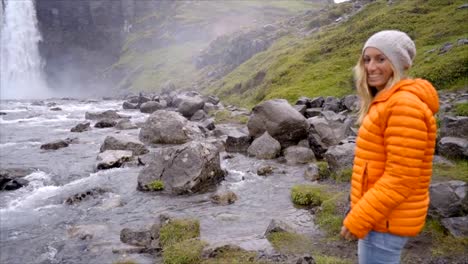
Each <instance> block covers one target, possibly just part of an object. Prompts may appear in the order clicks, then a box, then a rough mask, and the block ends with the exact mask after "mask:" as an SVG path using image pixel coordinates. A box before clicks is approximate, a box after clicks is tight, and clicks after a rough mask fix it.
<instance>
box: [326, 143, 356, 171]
mask: <svg viewBox="0 0 468 264" xmlns="http://www.w3.org/2000/svg"><path fill="white" fill-rule="evenodd" d="M355 147H356V144H355V143H345V144H342V145H336V146H331V147H330V148H329V149H328V150H327V152H325V155H324V156H325V160H326V161H327V162H328V167H329V168H330V171H331V172H334V173H340V172H342V171H343V170H347V169H351V168H352V167H353V161H354V150H355Z"/></svg>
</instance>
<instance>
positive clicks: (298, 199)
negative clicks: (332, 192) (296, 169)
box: [291, 185, 328, 206]
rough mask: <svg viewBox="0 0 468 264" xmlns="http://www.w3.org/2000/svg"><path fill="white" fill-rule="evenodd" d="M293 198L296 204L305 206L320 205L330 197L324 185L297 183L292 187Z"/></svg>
mask: <svg viewBox="0 0 468 264" xmlns="http://www.w3.org/2000/svg"><path fill="white" fill-rule="evenodd" d="M291 199H292V201H293V203H294V204H297V205H304V206H320V205H321V204H322V202H323V201H325V200H326V199H328V194H327V193H326V192H325V191H324V187H323V186H318V185H295V186H293V187H292V189H291Z"/></svg>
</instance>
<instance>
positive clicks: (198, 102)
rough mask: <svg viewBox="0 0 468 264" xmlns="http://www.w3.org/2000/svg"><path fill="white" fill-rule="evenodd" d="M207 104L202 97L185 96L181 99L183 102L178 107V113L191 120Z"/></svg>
mask: <svg viewBox="0 0 468 264" xmlns="http://www.w3.org/2000/svg"><path fill="white" fill-rule="evenodd" d="M204 105H205V102H204V101H203V98H201V97H200V96H198V95H196V96H183V97H181V102H180V103H179V104H178V106H177V111H178V112H179V113H181V114H182V115H183V116H185V117H187V118H190V117H192V116H193V115H194V114H195V112H197V111H198V110H200V109H203V106H204Z"/></svg>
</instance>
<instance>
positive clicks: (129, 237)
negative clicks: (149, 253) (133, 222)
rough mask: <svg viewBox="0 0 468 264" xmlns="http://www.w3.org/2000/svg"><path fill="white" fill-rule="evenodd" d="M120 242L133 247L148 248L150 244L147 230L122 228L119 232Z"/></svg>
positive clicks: (149, 235)
mask: <svg viewBox="0 0 468 264" xmlns="http://www.w3.org/2000/svg"><path fill="white" fill-rule="evenodd" d="M120 241H122V243H125V244H129V245H133V246H139V247H148V246H149V245H150V244H151V234H150V232H149V230H133V229H130V228H124V229H122V230H121V231H120Z"/></svg>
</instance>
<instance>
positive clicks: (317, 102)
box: [308, 96, 325, 108]
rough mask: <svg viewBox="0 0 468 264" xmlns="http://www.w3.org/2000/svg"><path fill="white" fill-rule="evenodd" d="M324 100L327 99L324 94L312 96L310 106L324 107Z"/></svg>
mask: <svg viewBox="0 0 468 264" xmlns="http://www.w3.org/2000/svg"><path fill="white" fill-rule="evenodd" d="M324 102H325V99H324V98H323V97H322V96H320V97H315V98H312V100H310V107H308V108H322V106H323V103H324Z"/></svg>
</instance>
